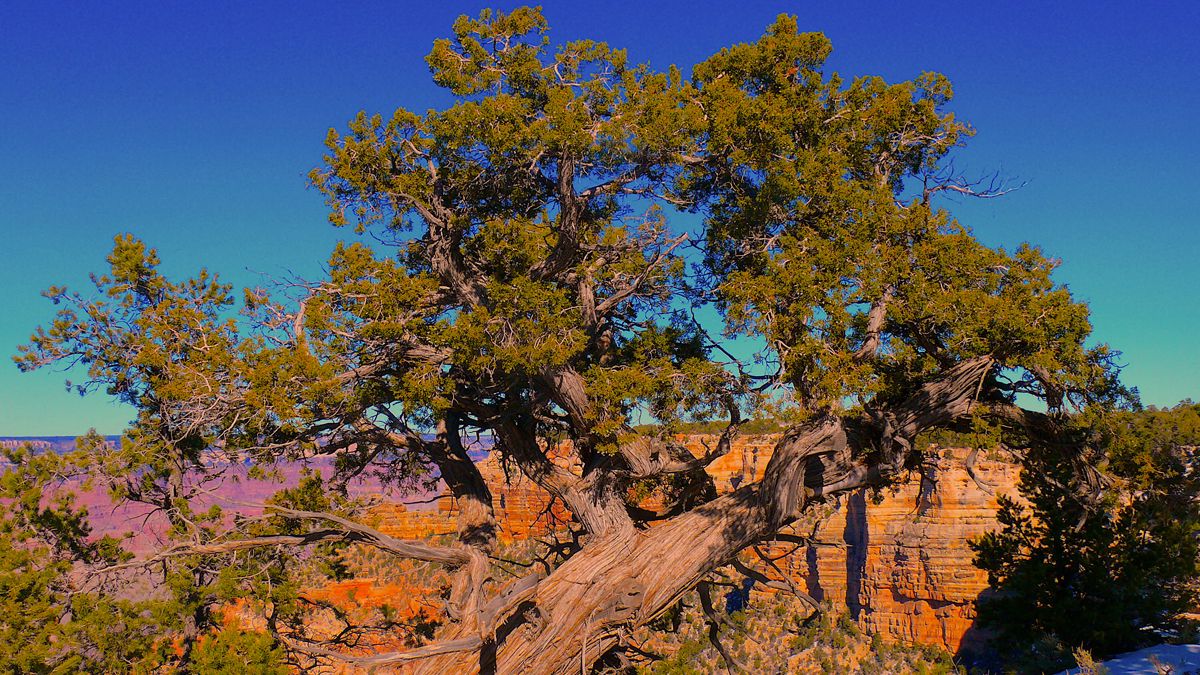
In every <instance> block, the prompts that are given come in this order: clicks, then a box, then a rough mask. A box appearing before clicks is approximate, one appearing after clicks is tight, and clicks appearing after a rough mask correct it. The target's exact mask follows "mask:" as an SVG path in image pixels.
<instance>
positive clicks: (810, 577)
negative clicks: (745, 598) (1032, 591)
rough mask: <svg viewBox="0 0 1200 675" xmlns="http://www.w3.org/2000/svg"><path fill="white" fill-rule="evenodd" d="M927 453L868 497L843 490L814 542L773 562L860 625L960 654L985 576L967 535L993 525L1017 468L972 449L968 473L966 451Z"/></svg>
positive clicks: (972, 634)
mask: <svg viewBox="0 0 1200 675" xmlns="http://www.w3.org/2000/svg"><path fill="white" fill-rule="evenodd" d="M935 453H936V455H937V456H936V458H934V459H933V461H931V462H930V467H929V470H928V471H926V472H925V476H924V477H918V478H914V479H913V480H911V481H909V482H906V483H904V484H902V485H899V486H897V487H896V488H895V489H894V490H891V491H883V492H882V493H881V494H879V495H878V498H877V499H873V498H872V495H869V494H864V493H857V494H854V495H851V496H849V497H848V498H845V499H844V500H843V501H842V503H841V504H839V505H838V506H837V507H836V508H835V509H834V512H833V514H832V515H831V516H830V518H829V520H828V521H826V522H825V524H824V525H823V526H822V527H821V528H820V529H819V530H818V532H817V537H816V540H817V541H819V542H821V544H822V545H817V546H812V547H808V548H807V549H802V550H800V551H797V552H796V553H795V554H793V555H790V556H788V557H787V558H785V559H784V560H783V561H780V563H782V562H785V561H786V563H787V566H786V567H784V570H785V571H787V572H788V573H790V574H791V575H793V576H794V577H796V578H797V579H801V580H803V583H804V586H805V587H806V588H807V590H808V592H809V594H810V595H812V596H814V597H815V598H818V599H821V600H828V601H830V602H832V603H833V604H834V606H842V607H845V608H846V610H847V611H848V612H849V613H850V615H851V616H852V617H854V618H855V619H856V620H857V621H858V622H859V623H860V624H861V625H862V626H863V627H864V628H865V629H866V630H867V631H868V632H871V633H878V634H879V635H881V636H883V637H884V638H885V639H892V640H897V641H901V642H907V643H918V644H927V645H935V646H940V647H943V648H945V649H946V650H948V651H950V652H953V653H959V652H960V651H963V650H972V649H973V648H974V647H977V646H980V643H981V642H982V640H983V639H984V638H985V636H984V635H983V634H982V633H980V632H979V631H978V630H976V629H975V628H974V626H973V624H974V621H975V616H976V608H975V602H976V600H977V599H978V597H979V595H980V594H981V593H982V592H984V591H985V590H986V589H987V587H988V585H987V575H986V574H985V573H984V572H983V571H982V570H979V569H978V568H976V567H975V566H974V565H972V563H971V560H972V558H973V553H972V551H971V549H970V547H969V546H968V542H970V541H972V540H974V539H977V538H978V537H979V536H981V535H982V534H984V533H985V532H988V531H991V530H994V529H996V528H997V527H998V524H997V522H996V510H997V508H998V504H997V501H996V497H997V496H998V495H1000V494H1005V493H1007V494H1010V495H1011V494H1013V493H1015V486H1016V483H1017V479H1018V468H1017V466H1016V465H1015V464H1013V463H1011V462H1009V461H1005V460H1004V459H1003V458H988V457H979V458H978V459H977V461H976V462H975V466H974V474H975V478H972V477H971V475H970V474H969V472H968V471H967V468H966V459H967V455H968V454H969V453H968V451H966V450H959V449H940V450H936V451H934V453H931V454H935ZM981 454H982V453H981ZM976 478H977V479H978V481H977V480H976ZM777 564H779V563H777Z"/></svg>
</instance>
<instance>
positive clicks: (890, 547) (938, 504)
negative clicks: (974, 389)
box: [375, 436, 1018, 653]
mask: <svg viewBox="0 0 1200 675" xmlns="http://www.w3.org/2000/svg"><path fill="white" fill-rule="evenodd" d="M680 441H682V442H683V443H684V444H685V445H686V446H687V447H688V448H689V449H690V450H691V451H692V452H693V453H694V454H696V455H697V456H699V455H701V454H703V453H704V452H705V451H706V447H707V446H711V445H712V444H713V443H715V441H716V439H715V438H713V437H705V436H689V437H684V438H680ZM774 443H775V439H774V438H772V437H770V436H756V437H748V438H744V439H742V440H741V441H740V442H738V443H737V444H735V446H734V449H733V451H732V452H730V453H729V454H728V455H726V456H725V457H722V458H720V459H719V460H717V461H716V462H714V463H713V465H712V466H711V467H710V468H709V473H710V474H711V475H712V476H713V479H714V482H715V483H716V485H717V489H718V491H720V492H728V491H730V490H733V489H736V488H737V487H738V486H740V485H743V484H745V483H747V482H750V481H754V480H757V479H759V478H761V477H762V473H763V470H764V469H765V468H766V465H767V462H768V461H769V460H770V458H771V451H772V448H773V447H774ZM969 454H970V453H969V451H967V450H961V449H949V448H934V449H931V450H930V452H929V453H928V456H929V461H928V463H927V467H926V470H925V471H924V475H923V476H916V475H914V476H913V477H912V479H911V480H909V481H907V482H905V483H902V484H900V485H898V486H896V487H894V488H892V489H890V490H883V491H881V492H880V493H878V494H875V495H872V494H869V493H858V494H854V495H851V496H849V497H844V498H842V499H840V500H839V501H838V502H836V503H834V504H832V505H830V506H829V507H827V511H828V517H827V518H826V519H825V520H824V521H823V522H822V524H820V525H819V527H818V528H817V530H816V532H815V537H814V538H813V541H814V542H815V545H812V546H797V545H796V544H794V543H783V542H777V543H768V544H764V545H763V546H761V547H760V549H761V550H762V551H763V552H764V553H766V554H767V555H768V557H769V558H771V559H773V564H766V563H763V562H762V561H760V560H759V559H758V558H757V557H756V556H753V555H751V556H749V557H747V558H746V559H745V562H747V563H748V564H752V565H754V566H755V567H757V568H758V569H759V570H761V571H762V572H763V573H765V574H767V575H768V576H772V577H779V576H780V574H781V573H782V574H785V575H787V576H788V577H790V578H791V579H792V580H793V582H794V583H796V584H797V585H798V587H799V588H801V589H802V590H805V591H807V592H808V593H809V595H811V596H813V597H814V598H816V599H818V600H823V601H828V602H830V603H831V604H832V605H833V606H834V607H835V609H839V610H840V609H843V608H844V610H845V611H847V612H848V613H849V614H850V616H851V617H853V618H854V619H855V620H857V621H858V622H859V623H860V625H862V626H863V628H864V629H866V630H867V631H869V632H871V633H878V634H879V635H880V636H881V637H883V638H884V639H885V640H890V641H899V642H906V643H918V644H927V645H934V646H938V647H942V648H945V649H947V650H948V651H950V652H955V653H957V652H960V651H961V650H970V649H971V648H972V647H974V646H975V645H977V644H979V642H980V641H981V640H982V639H983V637H984V636H983V635H982V634H981V633H979V631H977V630H975V629H974V627H973V623H974V619H975V615H976V611H975V602H976V600H977V598H978V597H979V595H980V593H982V592H983V591H985V590H986V589H987V578H986V575H985V574H984V573H983V572H982V571H980V570H978V569H976V568H975V567H974V566H973V565H972V564H971V560H972V556H973V554H972V552H971V550H970V548H969V546H968V542H969V541H971V540H972V539H975V538H977V537H979V536H980V535H982V534H983V533H985V532H987V531H989V530H993V529H995V528H996V527H997V526H998V525H997V522H996V518H995V514H996V510H997V508H998V505H997V496H998V495H1001V494H1009V495H1013V494H1014V493H1015V486H1016V483H1017V478H1018V468H1017V466H1016V465H1015V464H1014V463H1012V462H1011V461H1009V460H1008V459H1007V458H1005V457H1002V456H998V455H996V456H991V455H989V453H986V452H983V453H979V455H978V456H977V457H976V459H975V461H974V463H973V469H972V470H970V471H969V470H968V468H967V464H968V462H967V459H968V455H969ZM480 470H481V472H482V473H483V475H484V478H485V479H487V480H488V483H489V484H490V485H492V486H493V489H494V490H495V494H494V495H493V499H494V505H495V508H496V516H497V520H498V521H499V524H500V527H501V538H502V540H506V541H512V540H514V539H523V538H528V537H530V536H539V535H541V534H545V533H547V532H549V531H550V530H552V529H554V528H555V527H556V526H558V525H559V524H561V523H563V522H565V521H566V519H568V518H569V514H567V513H566V512H565V511H564V510H563V509H562V508H561V507H560V506H558V505H557V504H552V503H551V500H550V499H549V496H548V495H547V494H546V493H545V492H543V491H542V490H540V489H539V488H538V487H537V486H536V485H533V484H532V483H531V482H529V481H528V480H527V479H525V478H524V477H523V476H520V475H512V474H508V475H506V474H505V471H504V469H503V467H501V466H500V464H499V462H498V461H497V460H496V458H495V456H494V455H493V456H490V457H488V458H487V459H485V460H483V461H482V462H481V464H480ZM972 473H973V474H974V477H972ZM496 486H499V488H498V489H497V487H496ZM454 515H455V509H454V504H453V500H452V499H450V498H449V497H448V496H445V497H443V498H441V499H439V500H438V505H437V507H436V508H431V509H425V510H416V509H405V507H404V506H403V505H385V506H381V507H379V508H378V509H377V510H376V512H375V516H376V519H377V520H376V522H377V523H378V526H379V527H380V528H381V529H382V530H384V531H385V532H387V533H389V534H392V535H394V536H400V537H405V538H422V537H428V536H435V535H440V534H448V533H452V532H454V528H455V525H454ZM801 534H804V535H808V534H811V533H810V532H803V533H801Z"/></svg>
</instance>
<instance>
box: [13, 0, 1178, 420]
mask: <svg viewBox="0 0 1200 675" xmlns="http://www.w3.org/2000/svg"><path fill="white" fill-rule="evenodd" d="M485 4H486V3H476V2H471V3H451V2H445V3H442V2H340V3H335V2H319V3H316V2H286V3H282V2H281V3H277V4H273V5H272V4H271V3H264V2H243V1H238V2H203V3H201V2H196V3H177V2H163V1H161V0H160V1H157V2H98V1H97V2H90V3H59V2H40V1H39V2H22V1H21V0H9V1H7V2H3V3H0V160H2V161H0V301H2V304H0V353H2V354H3V355H4V361H0V435H35V434H77V433H81V432H83V431H85V430H87V429H88V428H89V427H95V428H96V429H98V430H99V431H101V432H104V433H119V432H120V430H121V429H122V428H123V426H124V424H125V422H126V421H127V420H128V419H129V418H130V417H131V414H130V412H129V410H128V409H124V408H121V407H119V406H117V405H115V404H112V403H109V402H108V401H106V400H105V399H104V398H103V396H102V395H97V396H93V397H91V398H88V399H80V398H79V397H78V396H76V395H74V394H71V393H68V392H66V391H64V388H63V385H62V382H63V379H64V375H63V374H62V373H54V372H39V373H34V374H25V375H23V374H20V373H19V372H18V371H17V369H16V367H15V366H14V365H12V363H11V362H9V361H8V360H7V355H9V354H12V353H15V351H16V345H17V344H18V343H21V342H23V341H24V340H25V339H26V338H27V336H28V335H29V333H30V331H31V330H32V329H33V328H34V327H35V326H36V325H38V324H39V323H44V322H46V321H48V320H49V319H50V318H51V316H52V311H53V308H52V306H51V305H50V303H49V302H48V301H46V300H45V299H44V298H41V297H40V295H39V293H40V291H41V290H42V289H44V288H46V287H47V286H49V285H51V284H56V283H66V284H68V285H72V286H76V287H79V286H82V285H84V284H85V283H86V279H87V277H86V274H87V272H89V271H93V270H99V269H101V267H102V265H103V256H104V254H105V253H106V251H107V250H108V248H109V246H110V244H111V241H112V237H113V235H115V234H116V233H118V232H124V231H130V232H133V233H135V234H136V235H138V236H139V237H142V238H144V239H145V240H147V241H148V242H149V243H150V244H151V245H153V246H155V247H157V248H158V249H159V252H160V255H161V256H162V258H163V260H164V268H165V269H166V271H167V272H168V273H169V274H177V275H184V274H192V273H194V272H195V271H196V270H197V269H198V268H199V267H200V266H207V267H209V269H212V270H214V271H217V272H219V273H221V274H222V276H224V277H225V278H226V279H228V280H231V281H233V282H234V283H235V284H238V285H253V284H256V283H258V282H259V280H260V276H259V274H260V273H266V274H270V275H274V276H280V275H283V274H286V273H288V272H294V273H297V274H300V275H304V276H317V275H318V274H320V261H322V260H323V259H325V258H326V256H327V253H328V250H329V247H330V245H331V244H332V243H333V242H334V241H335V240H336V239H338V238H339V237H341V238H347V237H352V236H353V234H352V233H351V232H349V231H346V230H335V229H333V228H332V227H330V226H328V225H327V224H326V221H325V211H324V208H323V206H322V203H321V199H320V197H319V195H318V194H317V193H316V192H314V191H313V190H310V189H307V187H306V182H305V178H304V175H305V173H306V172H307V171H308V170H309V169H311V168H312V167H314V166H316V165H318V164H319V162H320V158H321V152H322V140H323V139H324V136H325V133H326V131H327V130H328V129H329V128H330V127H331V126H337V127H339V128H340V127H342V126H343V125H344V124H345V122H346V121H347V120H348V119H350V118H351V117H352V116H353V115H354V114H355V113H356V112H357V111H359V110H363V109H365V110H367V111H370V112H383V113H385V114H386V113H390V112H391V111H392V110H393V109H394V108H395V107H396V106H397V105H404V106H406V107H408V108H411V109H416V110H424V109H426V108H428V107H432V106H441V105H445V104H446V103H447V102H448V100H449V99H448V97H447V95H446V94H445V93H444V92H442V91H441V90H439V89H437V88H436V87H435V86H434V85H433V84H432V82H431V81H430V79H429V76H428V71H427V70H426V68H425V65H424V61H423V57H424V55H425V54H426V53H427V52H428V50H429V47H430V45H431V43H432V41H433V40H434V39H435V38H437V37H442V36H445V35H447V34H448V33H449V26H450V23H451V22H452V21H453V19H454V17H455V16H457V15H458V14H461V13H469V14H475V13H476V12H477V11H478V9H479V8H480V7H482V6H485ZM497 6H499V7H501V8H509V7H511V6H512V5H511V3H501V4H498V5H497ZM544 6H545V13H546V15H547V17H548V18H549V20H550V23H551V26H552V28H553V31H554V32H553V36H554V37H555V38H557V39H559V40H562V39H571V38H578V37H589V38H595V39H601V40H606V41H608V42H610V43H612V44H614V45H616V46H624V47H627V48H628V49H629V52H630V56H631V58H633V59H634V60H638V61H650V62H651V63H652V64H653V65H655V66H658V67H665V66H666V65H668V64H670V63H675V64H678V65H680V66H681V67H683V68H684V69H685V72H686V71H687V69H688V68H690V66H691V65H692V64H694V63H696V62H697V61H698V60H700V59H702V58H704V57H705V56H707V55H709V54H711V53H712V52H713V51H715V50H717V49H719V48H720V47H722V46H725V45H728V44H731V43H733V42H742V41H748V40H753V39H755V38H756V37H758V36H759V35H760V34H761V33H762V30H763V28H764V27H765V26H766V25H767V24H769V23H770V22H771V21H772V19H773V18H774V17H775V15H777V14H778V13H780V12H789V13H794V14H797V15H798V16H799V17H800V23H801V26H802V27H803V28H804V29H806V30H814V31H823V32H825V33H826V34H827V35H828V36H829V37H830V38H831V39H832V41H833V45H834V55H833V58H832V61H831V64H830V68H831V69H834V70H837V71H839V72H841V73H843V74H847V75H861V74H879V75H883V76H884V77H886V78H888V79H892V80H899V79H907V78H911V77H913V76H915V75H917V74H919V73H920V72H921V71H923V70H936V71H940V72H943V73H946V74H947V75H949V76H950V78H951V79H952V81H953V82H954V84H955V89H956V92H957V97H956V100H955V102H954V103H953V104H952V109H953V110H955V111H956V112H957V113H958V114H959V115H960V116H961V117H963V118H965V119H967V120H968V121H970V122H971V123H972V124H974V125H975V126H976V127H977V128H978V130H979V133H978V136H977V137H976V138H974V139H973V140H972V141H971V142H970V144H969V145H968V147H967V148H966V149H964V150H963V151H961V152H960V153H959V155H958V161H957V165H958V167H959V168H960V169H962V170H964V171H966V172H967V173H968V174H983V173H986V172H990V171H995V170H998V171H1000V172H1002V174H1003V175H1005V176H1007V177H1010V178H1014V179H1018V180H1023V181H1028V184H1027V186H1026V187H1025V188H1024V189H1022V190H1020V191H1018V192H1016V193H1013V194H1011V195H1009V196H1007V197H1005V198H1003V199H1001V200H989V201H973V202H972V201H968V202H961V203H959V204H957V205H956V206H955V207H954V208H955V212H956V213H957V215H958V216H959V217H960V219H961V220H962V221H963V222H964V223H965V224H967V225H969V226H971V227H973V228H974V229H975V231H976V233H977V234H978V235H979V236H980V237H981V238H982V239H983V240H985V241H986V242H988V243H990V244H996V245H1001V244H1002V245H1005V246H1011V245H1015V244H1016V243H1019V242H1021V241H1026V240H1029V241H1034V242H1036V243H1039V244H1041V245H1042V246H1044V248H1045V249H1046V250H1047V252H1048V253H1049V254H1051V255H1054V256H1057V257H1061V258H1063V259H1064V260H1065V264H1064V266H1063V267H1062V269H1061V271H1060V273H1059V279H1060V280H1061V281H1064V282H1066V283H1068V284H1069V285H1070V286H1071V288H1072V289H1073V291H1074V292H1075V293H1076V294H1077V295H1078V296H1079V297H1081V298H1083V299H1085V300H1087V301H1088V302H1090V303H1091V306H1092V308H1093V311H1094V317H1093V318H1094V323H1095V326H1096V337H1097V339H1098V340H1100V341H1105V342H1109V343H1111V344H1113V345H1114V346H1116V347H1117V348H1118V349H1120V350H1122V351H1123V352H1124V361H1125V363H1126V364H1127V368H1126V370H1125V380H1126V382H1127V383H1129V384H1132V385H1135V386H1137V387H1139V388H1140V389H1141V391H1142V397H1143V400H1144V402H1146V403H1152V404H1157V405H1170V404H1174V403H1175V402H1177V401H1179V400H1180V399H1183V398H1186V397H1190V398H1200V351H1198V348H1200V344H1198V340H1197V336H1198V335H1200V301H1198V300H1197V290H1198V288H1200V271H1198V270H1200V266H1198V264H1197V263H1198V259H1200V216H1198V215H1197V213H1198V211H1197V207H1196V205H1195V204H1196V199H1197V197H1198V196H1200V185H1198V182H1200V181H1198V177H1197V176H1198V174H1197V171H1196V163H1197V161H1200V127H1198V124H1200V39H1198V38H1197V37H1196V36H1197V33H1200V3H1195V2H1178V1H1176V2H1164V3H1159V2H1137V3H1133V2H1130V3H1122V4H1121V5H1116V4H1113V5H1104V4H1102V3H1094V2H1087V3H1084V2H1077V3H1072V2H1057V3H1042V2H1028V3H1017V2H987V3H971V2H968V3H948V2H944V1H943V2H937V3H923V2H878V3H852V2H836V3H828V4H825V3H816V2H749V1H741V2H713V3H704V2H678V1H675V0H655V1H653V2H638V3H633V2H629V3H601V2H546V3H544Z"/></svg>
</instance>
